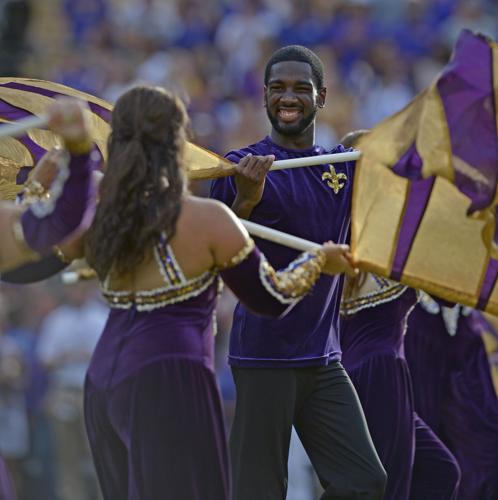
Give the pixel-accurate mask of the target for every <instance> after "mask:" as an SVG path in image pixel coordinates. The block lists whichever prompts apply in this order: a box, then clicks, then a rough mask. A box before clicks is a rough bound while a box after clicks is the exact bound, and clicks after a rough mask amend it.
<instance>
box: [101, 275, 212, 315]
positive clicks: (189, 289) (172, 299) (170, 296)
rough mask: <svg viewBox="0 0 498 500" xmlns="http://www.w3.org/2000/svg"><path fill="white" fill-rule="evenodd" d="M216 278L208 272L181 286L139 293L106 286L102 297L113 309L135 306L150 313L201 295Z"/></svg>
mask: <svg viewBox="0 0 498 500" xmlns="http://www.w3.org/2000/svg"><path fill="white" fill-rule="evenodd" d="M216 276H217V274H216V273H215V272H211V271H208V272H206V273H204V274H202V275H201V276H199V277H198V278H194V279H192V280H187V281H186V282H185V283H183V284H182V285H181V286H177V287H171V286H168V287H163V288H154V289H152V290H142V291H137V292H132V291H127V290H123V291H113V290H109V289H107V288H105V286H104V287H103V289H102V295H103V296H104V298H105V299H106V300H107V302H108V303H109V306H110V307H112V308H118V309H128V308H130V307H131V306H132V305H135V306H136V308H137V310H139V311H150V310H153V309H157V308H159V307H164V306H167V305H170V304H175V303H177V302H182V301H185V300H187V299H189V298H192V297H196V296H197V295H200V294H201V293H202V292H204V291H205V290H207V288H208V287H209V286H210V285H211V284H212V283H213V281H214V279H215V278H216Z"/></svg>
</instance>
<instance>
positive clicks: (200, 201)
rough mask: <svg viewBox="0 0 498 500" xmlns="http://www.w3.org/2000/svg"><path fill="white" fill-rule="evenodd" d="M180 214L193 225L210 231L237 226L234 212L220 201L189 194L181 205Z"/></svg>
mask: <svg viewBox="0 0 498 500" xmlns="http://www.w3.org/2000/svg"><path fill="white" fill-rule="evenodd" d="M182 215H184V216H185V218H186V219H188V220H189V223H190V225H191V227H192V226H194V227H196V226H197V227H199V228H200V229H201V230H202V229H208V230H209V231H210V232H212V231H218V230H223V229H224V230H229V228H230V226H234V225H235V226H238V225H239V224H240V223H239V222H238V219H237V217H236V216H235V214H234V213H233V212H232V211H231V210H230V209H229V208H228V207H227V206H226V205H225V204H224V203H222V202H220V201H218V200H212V199H208V198H199V197H197V196H189V197H187V198H186V199H185V201H184V204H183V207H182Z"/></svg>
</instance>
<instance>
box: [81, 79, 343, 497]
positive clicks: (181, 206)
mask: <svg viewBox="0 0 498 500" xmlns="http://www.w3.org/2000/svg"><path fill="white" fill-rule="evenodd" d="M186 126H187V114H186V112H185V109H184V106H183V105H182V103H181V102H180V101H179V100H178V99H177V98H175V97H174V96H172V95H171V94H169V93H168V92H167V91H164V90H160V89H157V88H148V87H136V88H133V89H132V90H130V91H128V92H126V93H125V94H123V95H122V96H121V97H120V99H119V100H118V101H117V103H116V106H115V108H114V111H113V114H112V133H111V136H110V139H109V158H108V163H107V167H106V169H105V174H104V177H103V180H102V182H101V185H100V201H99V205H98V208H97V213H96V217H95V220H94V221H93V224H92V226H91V229H90V230H89V232H88V233H87V235H86V241H85V248H86V257H87V259H88V262H89V263H90V265H91V266H92V267H93V268H94V269H95V270H96V272H97V273H98V276H99V278H100V280H101V282H102V285H103V294H104V297H105V298H106V299H107V301H108V302H109V305H110V307H111V312H110V315H109V319H108V322H107V325H106V327H105V329H104V332H103V334H102V337H101V339H100V342H99V344H98V345H97V348H96V350H95V352H94V355H93V358H92V360H91V363H90V367H89V370H88V374H87V380H86V385H85V420H86V426H87V431H88V437H89V440H90V445H91V448H92V454H93V458H94V461H95V465H96V469H97V473H98V477H99V481H100V484H101V487H102V491H103V494H104V498H105V499H108V500H111V499H112V500H115V499H117V498H119V499H125V498H128V499H147V500H153V499H157V500H159V499H160V500H164V499H171V500H182V499H185V500H196V499H198V500H201V499H202V500H228V499H230V498H231V495H230V485H229V482H230V481H229V467H228V457H227V451H226V442H225V431H224V423H223V414H222V407H221V399H220V395H219V391H218V387H217V384H216V379H215V374H214V370H213V354H214V352H213V351H214V349H213V328H214V325H215V317H214V313H215V310H216V299H217V296H218V293H219V290H220V284H221V280H220V276H221V277H222V278H223V281H224V282H225V283H227V285H228V286H229V287H230V288H231V289H232V290H233V291H234V292H235V294H236V295H237V296H238V297H239V298H240V300H241V301H243V302H244V303H245V304H246V305H247V306H248V307H250V308H251V309H253V310H254V311H256V312H257V313H260V314H266V315H270V316H274V317H277V316H280V315H282V314H283V313H284V312H285V311H286V310H287V309H288V308H289V307H291V306H293V305H294V304H295V303H296V302H297V301H298V300H299V299H300V298H301V297H302V296H303V295H305V294H306V293H307V292H308V291H309V290H310V289H311V288H312V286H313V284H314V283H315V281H316V280H317V279H318V277H319V275H320V272H322V271H323V272H327V273H332V274H334V273H339V272H344V271H351V267H350V265H349V263H348V260H347V257H348V255H347V248H348V247H347V246H345V245H335V244H332V243H329V244H325V245H324V246H323V247H322V248H321V249H320V250H318V251H314V252H308V253H304V254H301V255H300V256H299V257H298V258H297V259H296V260H294V261H293V262H292V263H290V265H289V266H288V267H287V268H286V269H285V270H284V271H278V272H277V271H275V270H274V269H273V268H272V267H271V265H270V264H269V263H268V262H267V261H266V259H265V258H264V256H263V255H262V254H261V253H260V252H259V251H258V249H257V248H256V247H255V246H254V243H253V241H252V240H251V239H250V238H249V237H248V235H247V233H246V231H245V230H244V229H243V227H242V226H241V225H240V224H239V223H238V221H237V219H236V218H235V217H234V215H233V214H232V213H231V212H230V211H229V210H228V209H227V208H226V207H224V206H223V205H222V204H221V203H219V202H216V201H213V200H206V199H201V198H196V197H194V196H190V195H189V194H188V193H187V191H186V187H185V170H184V165H183V159H182V158H183V151H184V147H185V145H186Z"/></svg>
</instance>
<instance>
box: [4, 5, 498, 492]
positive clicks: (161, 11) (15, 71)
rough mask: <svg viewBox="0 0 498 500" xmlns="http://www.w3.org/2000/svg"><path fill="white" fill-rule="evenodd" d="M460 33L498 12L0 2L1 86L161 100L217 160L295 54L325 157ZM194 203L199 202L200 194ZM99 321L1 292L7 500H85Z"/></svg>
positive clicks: (399, 95)
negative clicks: (318, 93)
mask: <svg viewBox="0 0 498 500" xmlns="http://www.w3.org/2000/svg"><path fill="white" fill-rule="evenodd" d="M463 27H466V28H470V29H473V30H476V31H481V32H484V33H487V34H489V35H491V36H493V37H494V38H495V39H496V38H498V2H497V1H496V0H292V1H290V0H224V1H223V0H38V1H37V0H32V1H27V0H0V40H1V43H0V75H2V76H26V77H32V78H42V79H46V80H52V81H55V82H59V83H63V84H66V85H69V86H71V87H74V88H77V89H79V90H84V91H86V92H89V93H91V94H94V95H97V96H99V97H102V98H104V99H107V100H109V101H111V102H113V101H115V100H116V98H117V97H118V96H119V95H120V93H122V92H123V91H124V90H126V89H127V88H129V87H130V86H131V85H133V84H135V83H138V82H148V83H152V84H155V85H163V86H166V87H169V88H171V89H174V90H175V91H176V92H177V93H178V94H179V95H180V96H181V97H182V98H183V99H184V101H185V102H186V103H187V105H188V108H189V112H190V116H191V120H192V133H193V141H194V142H196V143H197V144H200V145H202V146H205V147H207V148H209V149H211V150H212V151H215V152H217V153H219V154H223V153H225V152H226V151H228V150H229V149H233V148H237V147H241V146H243V145H246V144H249V143H252V142H255V141H257V140H258V139H260V138H261V137H263V136H264V135H265V134H266V133H267V132H268V124H267V120H266V115H265V112H264V108H263V106H262V74H263V69H264V64H265V62H266V59H267V57H268V56H269V55H270V54H271V52H272V51H273V50H274V49H275V48H278V47H280V46H282V45H285V44H290V43H300V44H303V45H306V46H308V47H310V48H313V49H314V50H315V51H316V52H317V53H318V54H319V55H320V57H321V58H322V60H323V61H324V64H325V68H326V84H327V88H328V99H327V105H326V107H325V109H324V110H322V111H321V113H320V118H319V122H318V123H319V126H318V129H317V143H320V144H322V145H324V146H332V145H335V144H336V143H337V141H338V138H340V137H341V136H342V135H343V134H344V133H346V132H348V131H350V130H353V129H356V128H368V127H371V126H373V125H375V124H376V123H377V122H379V121H380V120H381V119H383V118H384V117H386V116H388V115H390V114H392V113H394V112H395V111H397V110H399V109H400V108H401V107H403V106H404V105H405V104H406V103H407V102H408V101H409V100H410V99H411V98H412V97H413V96H414V95H415V94H416V93H417V92H419V91H420V90H421V89H423V88H424V87H425V86H427V85H428V84H429V83H430V81H431V80H432V78H433V77H434V76H435V75H436V74H437V72H438V71H439V70H440V69H441V67H442V66H443V65H444V64H445V63H446V62H447V60H448V58H449V55H450V52H451V47H452V45H453V43H454V41H455V39H456V37H457V35H458V33H459V31H460V29H461V28H463ZM192 189H193V191H194V192H195V193H197V194H200V195H205V194H206V193H207V189H208V186H207V184H206V183H201V184H196V185H194V186H192ZM232 307H233V298H232V297H231V296H230V295H229V294H228V293H226V294H225V295H224V296H223V298H222V301H221V303H220V308H219V314H218V321H219V334H218V337H217V360H218V373H219V377H220V384H221V387H222V391H223V396H224V400H225V408H226V415H227V424H228V425H229V422H230V418H231V414H232V411H233V400H234V392H233V386H232V383H231V377H230V373H229V370H228V368H227V366H226V361H225V357H226V345H227V338H228V331H229V328H230V318H231V310H232ZM105 314H106V311H105V308H104V307H103V306H102V305H101V304H100V303H99V302H98V288H97V285H96V283H93V282H90V283H81V284H78V285H75V286H72V287H66V286H64V285H62V284H61V282H60V279H59V278H54V279H52V280H50V281H48V282H46V283H40V284H36V285H32V286H29V287H16V286H11V285H5V284H2V285H1V296H0V453H1V454H2V455H4V456H5V457H6V458H7V459H8V463H9V466H10V468H11V471H12V473H13V475H14V478H15V481H16V486H17V488H18V494H19V498H20V499H21V500H35V499H36V500H45V499H46V500H54V499H56V500H66V498H67V499H69V498H71V500H73V499H76V500H77V499H80V498H81V499H82V500H83V499H85V500H86V499H88V500H93V499H94V498H98V495H97V493H96V489H95V482H94V478H93V474H92V466H91V461H90V459H89V456H88V452H87V450H86V449H85V447H84V436H83V434H82V432H80V431H81V404H80V401H79V400H80V399H81V398H80V396H81V380H82V374H83V373H84V369H85V366H86V364H87V362H88V358H89V356H90V354H91V349H92V347H93V344H94V342H95V341H96V335H97V334H98V328H99V325H101V324H102V321H103V320H104V319H105ZM495 358H496V356H495ZM299 453H300V452H299V451H298V452H297V455H296V454H294V455H293V456H294V457H296V456H297V457H298V458H297V459H296V460H297V461H296V462H295V464H297V465H295V467H296V468H295V471H296V472H295V474H294V477H296V478H297V477H301V478H304V479H303V480H302V481H300V482H299V484H298V485H297V486H296V487H294V488H292V491H291V492H290V493H289V499H291V498H292V499H293V500H307V499H308V498H313V496H312V494H311V491H312V487H313V486H312V482H311V481H308V479H306V478H307V477H311V476H310V474H309V470H304V469H306V467H308V466H307V465H306V461H305V460H304V459H303V461H302V463H303V464H305V465H302V466H300V465H299V464H300V463H301V458H299ZM293 471H294V469H291V481H292V474H293ZM294 484H296V483H294ZM68 492H70V493H68Z"/></svg>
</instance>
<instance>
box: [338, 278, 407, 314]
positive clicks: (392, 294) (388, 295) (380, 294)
mask: <svg viewBox="0 0 498 500" xmlns="http://www.w3.org/2000/svg"><path fill="white" fill-rule="evenodd" d="M407 289H408V287H406V286H405V285H401V284H399V283H395V284H392V285H390V286H389V288H381V289H380V290H378V291H375V292H372V293H369V294H367V295H364V296H363V297H357V298H355V299H352V300H345V301H343V302H342V304H341V314H342V315H344V316H350V315H352V314H356V313H357V312H359V311H361V310H362V309H366V308H368V307H375V306H378V305H380V304H384V303H386V302H390V301H392V300H395V299H397V298H398V297H400V296H401V295H402V294H403V293H404V292H405V291H406V290H407Z"/></svg>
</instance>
